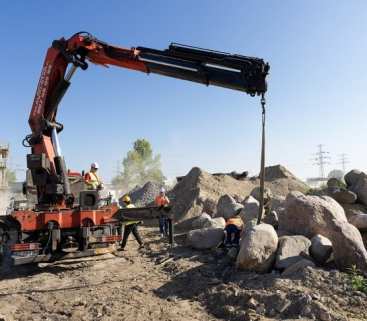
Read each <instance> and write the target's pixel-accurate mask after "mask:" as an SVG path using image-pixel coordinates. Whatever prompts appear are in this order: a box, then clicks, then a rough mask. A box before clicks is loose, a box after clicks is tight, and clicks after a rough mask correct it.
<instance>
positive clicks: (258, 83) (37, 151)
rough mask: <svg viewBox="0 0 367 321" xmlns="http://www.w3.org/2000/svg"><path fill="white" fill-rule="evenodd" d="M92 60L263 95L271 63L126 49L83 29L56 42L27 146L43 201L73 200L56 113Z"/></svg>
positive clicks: (190, 50)
mask: <svg viewBox="0 0 367 321" xmlns="http://www.w3.org/2000/svg"><path fill="white" fill-rule="evenodd" d="M88 61H89V62H92V63H94V64H98V65H103V66H106V67H107V66H109V65H111V66H118V67H123V68H127V69H132V70H136V71H141V72H144V73H155V74H160V75H164V76H167V77H173V78H178V79H183V80H188V81H192V82H197V83H201V84H205V85H214V86H220V87H225V88H229V89H233V90H239V91H243V92H245V93H247V94H250V95H251V96H255V95H262V94H264V93H265V92H266V90H267V86H266V76H267V74H268V71H269V65H268V64H267V63H265V62H264V61H263V60H262V59H258V58H254V57H246V56H242V55H232V54H228V53H224V52H218V51H212V50H206V49H201V48H196V47H190V46H184V45H180V44H171V45H170V46H169V48H168V49H166V50H156V49H150V48H145V47H137V48H131V49H124V48H120V47H116V46H112V45H109V44H107V43H105V42H102V41H100V40H98V39H96V38H95V37H93V36H92V35H91V34H89V33H86V32H79V33H77V34H75V35H73V36H72V37H71V38H70V39H68V40H66V39H64V38H62V39H60V40H55V41H53V43H52V46H51V47H50V48H49V49H48V51H47V54H46V58H45V61H44V64H43V68H42V72H41V76H40V79H39V83H38V87H37V91H36V95H35V98H34V102H33V105H32V110H31V113H30V117H29V125H30V127H31V130H32V134H31V135H29V136H27V137H26V139H25V142H27V146H30V147H32V153H31V154H29V155H28V156H27V166H28V168H29V169H30V170H31V172H32V178H33V181H34V184H35V185H36V186H37V190H38V203H39V204H41V205H42V204H44V205H48V204H58V205H59V206H64V205H65V203H67V204H69V205H68V206H70V204H72V198H71V193H70V186H69V182H68V177H67V170H66V165H65V161H64V158H63V157H62V155H61V150H60V146H59V142H58V136H57V133H58V132H59V131H61V130H62V129H63V126H62V125H61V124H59V123H58V122H57V121H56V114H57V109H58V105H59V103H60V101H61V99H62V97H63V96H64V94H65V92H66V90H67V89H68V87H69V85H70V79H71V77H72V76H73V74H74V72H75V70H76V69H77V68H78V67H79V68H81V69H83V70H85V69H87V67H88ZM68 67H69V68H68ZM69 196H70V197H69ZM68 199H69V200H68Z"/></svg>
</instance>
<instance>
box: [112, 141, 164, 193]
mask: <svg viewBox="0 0 367 321" xmlns="http://www.w3.org/2000/svg"><path fill="white" fill-rule="evenodd" d="M164 180H165V177H164V176H163V173H162V170H161V156H160V155H159V154H157V155H155V156H154V155H153V149H152V146H151V144H150V142H149V141H148V140H146V139H137V140H136V141H135V142H134V144H133V149H132V150H130V151H128V153H127V155H126V157H125V158H124V159H123V161H122V173H121V174H120V175H117V176H116V177H114V178H113V180H112V184H113V185H115V186H118V187H120V188H121V187H122V188H124V189H126V190H130V189H132V188H133V187H135V186H136V185H143V184H145V183H146V182H148V181H151V182H157V183H160V184H162V183H163V181H164Z"/></svg>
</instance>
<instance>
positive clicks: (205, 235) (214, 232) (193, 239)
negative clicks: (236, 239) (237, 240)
mask: <svg viewBox="0 0 367 321" xmlns="http://www.w3.org/2000/svg"><path fill="white" fill-rule="evenodd" d="M223 236H224V231H223V229H222V228H203V229H198V230H192V231H190V232H189V233H188V234H187V237H186V243H187V245H188V246H191V247H192V248H194V249H198V250H204V249H211V248H214V247H216V246H217V245H218V244H219V243H220V242H221V241H222V240H223Z"/></svg>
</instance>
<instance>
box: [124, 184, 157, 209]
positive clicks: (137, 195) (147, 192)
mask: <svg viewBox="0 0 367 321" xmlns="http://www.w3.org/2000/svg"><path fill="white" fill-rule="evenodd" d="M160 188H161V185H160V184H158V183H154V182H147V183H146V184H145V185H144V186H143V187H135V188H134V189H133V190H132V191H130V192H129V195H130V197H131V201H132V202H133V203H134V204H135V206H137V207H143V206H147V205H149V204H151V203H152V202H154V199H155V197H156V196H157V195H158V194H159V190H160Z"/></svg>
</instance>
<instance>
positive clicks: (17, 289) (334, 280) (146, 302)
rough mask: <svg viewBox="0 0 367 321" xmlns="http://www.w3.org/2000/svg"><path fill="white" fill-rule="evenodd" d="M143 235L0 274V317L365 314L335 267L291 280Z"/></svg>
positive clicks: (231, 317)
mask: <svg viewBox="0 0 367 321" xmlns="http://www.w3.org/2000/svg"><path fill="white" fill-rule="evenodd" d="M142 234H143V235H144V238H145V241H146V248H145V249H142V250H138V248H137V244H136V242H135V240H131V241H130V242H129V244H128V247H127V250H126V251H124V252H120V253H119V254H118V256H115V255H112V254H108V255H104V256H99V257H93V258H88V259H86V258H84V259H79V260H73V261H59V262H56V263H47V264H45V263H43V264H40V265H39V266H20V267H15V268H12V270H11V271H7V272H6V273H2V274H1V275H0V280H1V281H0V320H6V321H12V320H21V321H23V320H24V321H25V320H27V321H29V320H55V321H56V320H57V321H58V320H86V321H88V320H104V321H107V320H125V321H130V320H131V321H133V320H138V321H140V320H141V321H143V320H144V321H145V320H166V321H168V320H171V321H173V320H177V321H178V320H187V321H193V320H198V321H199V320H200V321H204V320H236V321H237V320H238V321H239V320H262V321H265V320H279V319H281V320H292V319H297V320H299V317H301V315H302V314H303V312H302V313H301V312H300V308H302V309H303V310H305V309H304V308H305V306H306V307H307V308H308V310H309V313H310V315H311V314H313V315H318V316H319V317H320V316H321V317H323V316H324V317H326V316H330V317H333V320H365V318H366V317H367V316H366V312H365V310H364V302H365V300H366V297H363V293H360V292H356V291H353V290H351V289H350V288H348V279H347V278H348V277H347V275H346V274H343V273H340V272H338V271H336V270H332V271H325V270H321V269H315V268H314V269H305V270H304V271H303V272H302V273H299V274H297V275H295V276H293V277H292V278H283V277H280V276H279V275H276V274H272V273H270V274H266V275H259V274H256V273H252V272H240V271H235V270H234V269H233V267H231V266H230V265H226V263H227V262H223V260H221V259H220V258H219V259H218V256H216V255H215V254H213V252H209V251H208V252H199V251H195V250H192V249H190V248H187V247H183V246H177V247H175V248H173V249H171V248H170V247H169V246H168V244H167V243H165V242H162V240H161V239H160V238H159V236H158V234H157V231H156V229H152V228H142ZM301 303H302V304H301ZM301 320H310V318H304V319H301ZM325 320H326V319H325Z"/></svg>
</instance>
